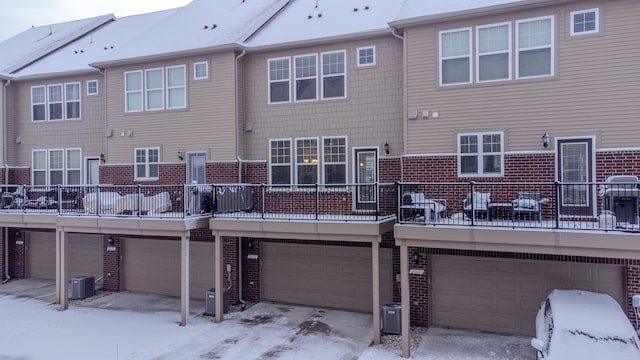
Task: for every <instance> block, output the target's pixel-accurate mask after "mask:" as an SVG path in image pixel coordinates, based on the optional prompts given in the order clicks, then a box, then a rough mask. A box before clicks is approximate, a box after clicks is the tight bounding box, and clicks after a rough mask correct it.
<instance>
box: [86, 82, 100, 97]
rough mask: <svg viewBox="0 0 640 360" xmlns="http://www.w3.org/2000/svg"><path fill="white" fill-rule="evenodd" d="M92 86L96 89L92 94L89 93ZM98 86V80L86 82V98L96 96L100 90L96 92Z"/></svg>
mask: <svg viewBox="0 0 640 360" xmlns="http://www.w3.org/2000/svg"><path fill="white" fill-rule="evenodd" d="M92 84H94V87H95V89H96V91H94V92H92V91H91V87H92ZM98 84H99V83H98V80H87V96H94V95H98V93H99V92H100V90H98Z"/></svg>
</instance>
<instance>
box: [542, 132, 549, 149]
mask: <svg viewBox="0 0 640 360" xmlns="http://www.w3.org/2000/svg"><path fill="white" fill-rule="evenodd" d="M542 146H544V148H545V149H546V148H548V147H549V133H548V132H546V131H545V132H544V135H542Z"/></svg>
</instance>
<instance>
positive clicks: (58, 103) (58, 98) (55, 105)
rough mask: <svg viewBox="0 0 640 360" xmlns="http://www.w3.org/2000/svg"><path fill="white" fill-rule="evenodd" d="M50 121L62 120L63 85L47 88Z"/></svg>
mask: <svg viewBox="0 0 640 360" xmlns="http://www.w3.org/2000/svg"><path fill="white" fill-rule="evenodd" d="M47 92H48V95H49V99H48V100H49V120H62V84H58V85H49V86H47Z"/></svg>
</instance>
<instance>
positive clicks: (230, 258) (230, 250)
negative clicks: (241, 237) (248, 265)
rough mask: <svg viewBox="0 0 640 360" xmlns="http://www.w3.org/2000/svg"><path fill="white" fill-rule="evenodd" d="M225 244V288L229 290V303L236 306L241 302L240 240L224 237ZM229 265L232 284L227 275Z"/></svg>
mask: <svg viewBox="0 0 640 360" xmlns="http://www.w3.org/2000/svg"><path fill="white" fill-rule="evenodd" d="M222 242H223V245H222V246H223V249H224V250H223V251H224V253H223V262H224V264H223V265H222V270H223V271H224V276H223V278H222V279H223V283H224V287H226V288H228V287H229V286H231V289H230V290H229V303H230V304H233V305H236V304H238V303H239V302H240V301H239V300H238V299H239V292H238V284H239V282H238V280H239V279H238V238H237V237H226V236H224V237H222ZM227 264H229V265H231V282H229V274H228V273H227Z"/></svg>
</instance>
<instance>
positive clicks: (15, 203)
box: [2, 185, 26, 209]
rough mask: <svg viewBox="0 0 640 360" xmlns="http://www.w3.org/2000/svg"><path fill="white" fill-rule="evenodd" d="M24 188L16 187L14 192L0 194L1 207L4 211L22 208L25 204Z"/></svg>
mask: <svg viewBox="0 0 640 360" xmlns="http://www.w3.org/2000/svg"><path fill="white" fill-rule="evenodd" d="M25 197H26V196H25V187H24V186H22V185H20V186H17V187H16V189H15V190H14V191H5V192H4V193H2V207H3V208H4V209H17V208H22V206H23V205H24V202H25Z"/></svg>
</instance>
